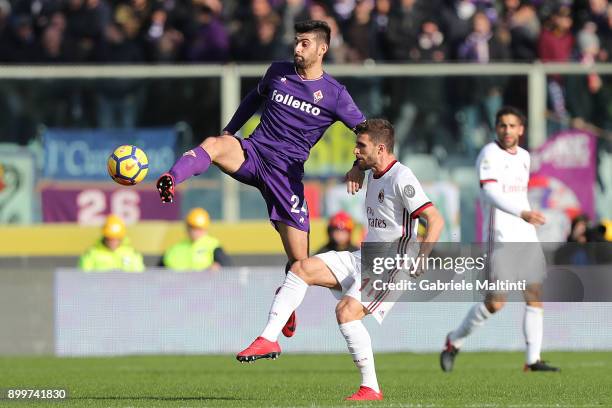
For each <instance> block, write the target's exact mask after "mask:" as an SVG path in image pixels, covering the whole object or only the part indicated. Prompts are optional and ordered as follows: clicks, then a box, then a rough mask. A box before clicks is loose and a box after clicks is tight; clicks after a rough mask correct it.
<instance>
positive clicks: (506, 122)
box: [495, 114, 525, 149]
mask: <svg viewBox="0 0 612 408" xmlns="http://www.w3.org/2000/svg"><path fill="white" fill-rule="evenodd" d="M524 130H525V128H524V126H523V125H522V124H521V120H520V119H519V118H518V117H517V116H515V115H512V114H510V115H503V116H502V117H500V118H499V122H498V123H497V125H495V132H496V133H497V140H498V141H499V144H500V145H501V146H502V147H503V148H504V149H512V148H514V147H516V146H517V145H518V142H519V137H521V136H522V135H523V131H524Z"/></svg>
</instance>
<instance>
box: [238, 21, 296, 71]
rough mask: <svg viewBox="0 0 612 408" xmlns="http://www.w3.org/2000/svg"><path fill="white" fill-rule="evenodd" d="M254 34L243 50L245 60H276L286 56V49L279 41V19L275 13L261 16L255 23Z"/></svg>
mask: <svg viewBox="0 0 612 408" xmlns="http://www.w3.org/2000/svg"><path fill="white" fill-rule="evenodd" d="M255 29H256V36H255V38H254V41H253V42H252V43H251V45H250V47H249V48H248V49H247V50H245V52H244V55H243V58H244V60H245V61H253V62H263V61H278V60H283V59H286V58H287V49H286V48H285V47H284V46H283V44H282V42H281V35H280V32H279V29H280V20H279V18H278V16H277V15H276V14H270V15H268V16H265V17H262V18H261V19H259V20H258V21H257V24H256V27H255Z"/></svg>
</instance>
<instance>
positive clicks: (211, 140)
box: [200, 135, 235, 162]
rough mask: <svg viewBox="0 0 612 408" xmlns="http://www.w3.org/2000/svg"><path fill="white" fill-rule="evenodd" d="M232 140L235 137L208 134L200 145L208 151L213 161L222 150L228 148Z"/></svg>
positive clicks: (227, 149)
mask: <svg viewBox="0 0 612 408" xmlns="http://www.w3.org/2000/svg"><path fill="white" fill-rule="evenodd" d="M234 141H235V138H234V137H233V136H228V135H223V136H210V137H207V138H206V139H204V141H203V142H202V143H200V146H202V148H203V149H204V150H206V153H208V155H209V156H210V158H211V160H212V161H213V162H214V161H215V160H216V159H217V158H218V157H219V156H220V155H221V154H222V153H223V152H227V151H229V150H230V144H231V143H234Z"/></svg>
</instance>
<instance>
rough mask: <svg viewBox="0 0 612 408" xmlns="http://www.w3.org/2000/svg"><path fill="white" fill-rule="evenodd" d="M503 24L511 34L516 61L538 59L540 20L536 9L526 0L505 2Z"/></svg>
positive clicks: (511, 45)
mask: <svg viewBox="0 0 612 408" xmlns="http://www.w3.org/2000/svg"><path fill="white" fill-rule="evenodd" d="M502 20H503V24H504V25H505V27H506V29H507V30H508V31H509V33H510V37H511V41H510V52H511V55H512V59H513V60H516V61H534V60H535V59H537V56H538V51H537V43H538V37H539V36H540V20H539V19H538V15H537V12H536V9H535V7H533V5H532V4H530V3H529V2H527V1H525V0H505V1H504V14H503V17H502Z"/></svg>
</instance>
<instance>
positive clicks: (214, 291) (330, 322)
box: [0, 267, 612, 356]
mask: <svg viewBox="0 0 612 408" xmlns="http://www.w3.org/2000/svg"><path fill="white" fill-rule="evenodd" d="M281 269H282V268H270V267H268V268H228V269H224V270H222V271H220V272H215V273H212V272H203V273H172V272H168V271H159V270H157V271H156V270H152V271H147V272H146V273H142V274H126V273H102V274H100V273H97V274H96V273H89V274H87V273H80V272H78V271H75V270H68V269H60V270H58V271H56V272H55V279H54V289H53V299H54V305H53V311H54V318H53V322H54V324H53V326H54V336H53V337H54V339H53V340H54V350H53V351H54V353H55V354H56V355H58V356H90V355H91V356H94V355H126V354H208V353H229V354H231V353H235V352H236V351H238V350H241V349H242V348H243V347H244V346H245V345H248V343H250V342H251V341H252V340H253V339H254V338H255V337H256V336H257V335H258V334H259V333H260V331H261V329H262V328H263V325H264V324H265V322H266V320H267V315H268V310H269V306H270V303H271V301H272V296H273V294H274V291H275V289H276V288H277V287H278V285H279V284H280V282H281V281H282V277H283V272H282V270H281ZM335 303H336V300H335V298H334V297H333V296H332V295H331V293H330V291H329V290H327V289H322V288H311V289H310V290H309V292H308V294H307V295H306V298H305V300H304V303H303V304H302V306H301V307H300V309H299V310H298V319H299V320H298V321H299V326H298V333H297V335H296V336H295V337H294V338H292V339H290V340H284V339H281V344H282V347H283V351H284V352H287V353H329V352H345V348H346V345H345V343H344V340H343V339H342V336H341V335H340V334H339V332H338V328H337V325H336V322H335V316H334V306H335ZM49 306H50V305H49ZM470 306H471V304H470V303H465V302H462V303H433V302H427V303H398V304H397V305H396V306H395V307H394V309H393V310H392V311H391V312H390V314H389V315H388V316H387V317H386V319H385V321H384V322H383V324H382V325H381V326H379V325H378V324H377V323H376V322H375V321H374V319H371V318H366V326H367V327H368V328H369V330H370V333H371V335H372V342H373V345H374V349H375V350H376V351H377V352H392V351H410V352H435V351H439V350H440V349H441V347H442V343H443V341H444V338H445V336H446V334H447V332H448V331H449V330H451V329H452V328H453V327H455V326H457V325H458V323H459V322H460V321H461V319H462V318H463V316H464V315H465V313H466V311H467V310H468V308H469V307H470ZM523 310H524V304H523V303H509V304H508V305H507V306H506V308H505V309H504V310H503V311H502V312H500V313H499V314H498V315H496V316H495V317H494V318H492V319H491V320H490V321H489V322H488V323H487V325H485V327H483V328H482V329H480V330H479V332H478V333H476V334H475V335H474V336H473V337H472V338H470V340H469V341H468V342H467V343H466V345H465V350H472V351H476V350H522V349H524V344H523V341H524V340H523V334H522V319H523ZM545 310H546V312H545V315H544V316H545V317H544V319H545V320H544V330H545V333H544V351H546V350H607V349H611V348H612V328H610V326H609V325H608V324H607V323H606V322H607V321H608V320H609V319H608V316H609V314H610V313H611V312H612V303H548V304H546V306H545ZM0 352H1V350H0Z"/></svg>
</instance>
